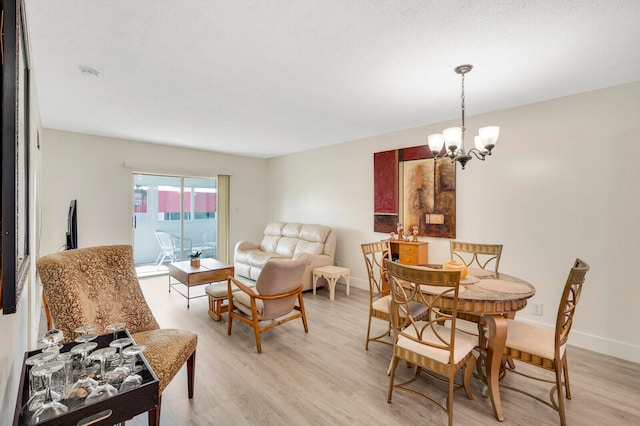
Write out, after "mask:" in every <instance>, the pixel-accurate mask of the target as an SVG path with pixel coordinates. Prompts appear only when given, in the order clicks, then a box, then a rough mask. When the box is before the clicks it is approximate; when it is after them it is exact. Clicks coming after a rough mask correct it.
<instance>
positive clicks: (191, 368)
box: [187, 351, 196, 399]
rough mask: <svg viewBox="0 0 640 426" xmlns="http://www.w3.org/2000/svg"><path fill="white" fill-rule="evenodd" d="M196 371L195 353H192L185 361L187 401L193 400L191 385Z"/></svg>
mask: <svg viewBox="0 0 640 426" xmlns="http://www.w3.org/2000/svg"><path fill="white" fill-rule="evenodd" d="M195 371H196V351H193V353H192V354H191V356H190V357H189V359H188V360H187V388H188V391H189V399H192V398H193V384H194V381H195Z"/></svg>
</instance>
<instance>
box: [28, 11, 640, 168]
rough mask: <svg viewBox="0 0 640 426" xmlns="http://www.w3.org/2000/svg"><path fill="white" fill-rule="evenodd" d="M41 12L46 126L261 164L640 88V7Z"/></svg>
mask: <svg viewBox="0 0 640 426" xmlns="http://www.w3.org/2000/svg"><path fill="white" fill-rule="evenodd" d="M25 1H26V12H27V22H28V31H29V36H30V44H31V63H32V68H33V70H34V72H33V75H34V77H35V84H36V86H37V91H38V98H39V105H40V114H41V119H42V125H43V127H46V128H52V129H60V130H67V131H72V132H80V133H88V134H95V135H103V136H109V137H115V138H124V139H130V140H138V141H146V142H152V143H160V144H168V145H175V146H186V147H193V148H199V149H204V150H210V151H219V152H225V153H233V154H240V155H249V156H253V157H263V158H269V157H273V156H277V155H282V154H287V153H292V152H297V151H304V150H308V149H312V148H316V147H321V146H326V145H333V144H336V143H340V142H344V141H348V140H353V139H357V138H362V137H367V136H372V135H377V134H382V133H387V132H392V131H396V130H400V129H406V128H411V127H416V126H420V125H424V124H428V123H434V122H440V121H445V120H449V119H455V118H457V117H459V115H460V77H459V76H458V75H457V74H455V73H454V72H453V68H454V67H455V66H457V65H460V64H464V63H471V64H473V65H474V70H473V71H472V72H471V73H470V74H468V75H467V77H466V82H465V86H466V107H467V108H466V109H467V115H475V114H478V113H482V112H488V111H495V110H499V109H503V108H508V107H513V106H517V105H523V104H529V103H533V102H539V101H543V100H547V99H551V98H557V97H561V96H566V95H571V94H575V93H579V92H585V91H589V90H593V89H598V88H603V87H608V86H614V85H618V84H622V83H627V82H631V81H637V80H640V54H639V52H638V49H639V46H640V1H638V0H600V1H596V0H536V1H531V0H521V1H519V0H475V1H469V0H439V1H438V0H429V1H427V0H424V1H417V0H297V1H296V0H269V1H259V0H252V1H249V0H233V1H230V0H227V1H224V0H182V1H175V0H173V1H167V0H136V1H130V0H91V1H89V0H56V1H51V0H25ZM82 67H90V68H93V69H96V70H98V71H99V72H100V73H101V74H102V77H101V78H99V79H91V78H86V77H83V75H82V73H81V72H80V69H81V68H82ZM488 124H499V123H488Z"/></svg>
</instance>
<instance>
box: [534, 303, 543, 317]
mask: <svg viewBox="0 0 640 426" xmlns="http://www.w3.org/2000/svg"><path fill="white" fill-rule="evenodd" d="M533 314H534V315H542V303H534V304H533Z"/></svg>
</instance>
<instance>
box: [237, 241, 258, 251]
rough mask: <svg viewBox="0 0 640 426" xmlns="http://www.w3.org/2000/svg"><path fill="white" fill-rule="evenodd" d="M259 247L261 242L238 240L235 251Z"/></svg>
mask: <svg viewBox="0 0 640 426" xmlns="http://www.w3.org/2000/svg"><path fill="white" fill-rule="evenodd" d="M257 248H260V244H258V243H253V242H251V241H238V243H237V244H236V247H235V249H234V253H236V252H237V251H238V250H253V249H257Z"/></svg>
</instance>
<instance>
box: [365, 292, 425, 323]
mask: <svg viewBox="0 0 640 426" xmlns="http://www.w3.org/2000/svg"><path fill="white" fill-rule="evenodd" d="M371 306H373V309H375V310H376V311H380V312H384V313H386V314H389V312H390V309H391V296H384V297H381V298H380V299H378V300H374V302H373V303H372V304H371ZM409 310H410V311H411V312H410V314H411V318H420V317H422V316H423V315H424V314H426V313H427V311H428V310H429V308H428V307H426V306H425V305H423V304H421V303H418V302H409ZM400 315H402V312H401V313H400Z"/></svg>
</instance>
